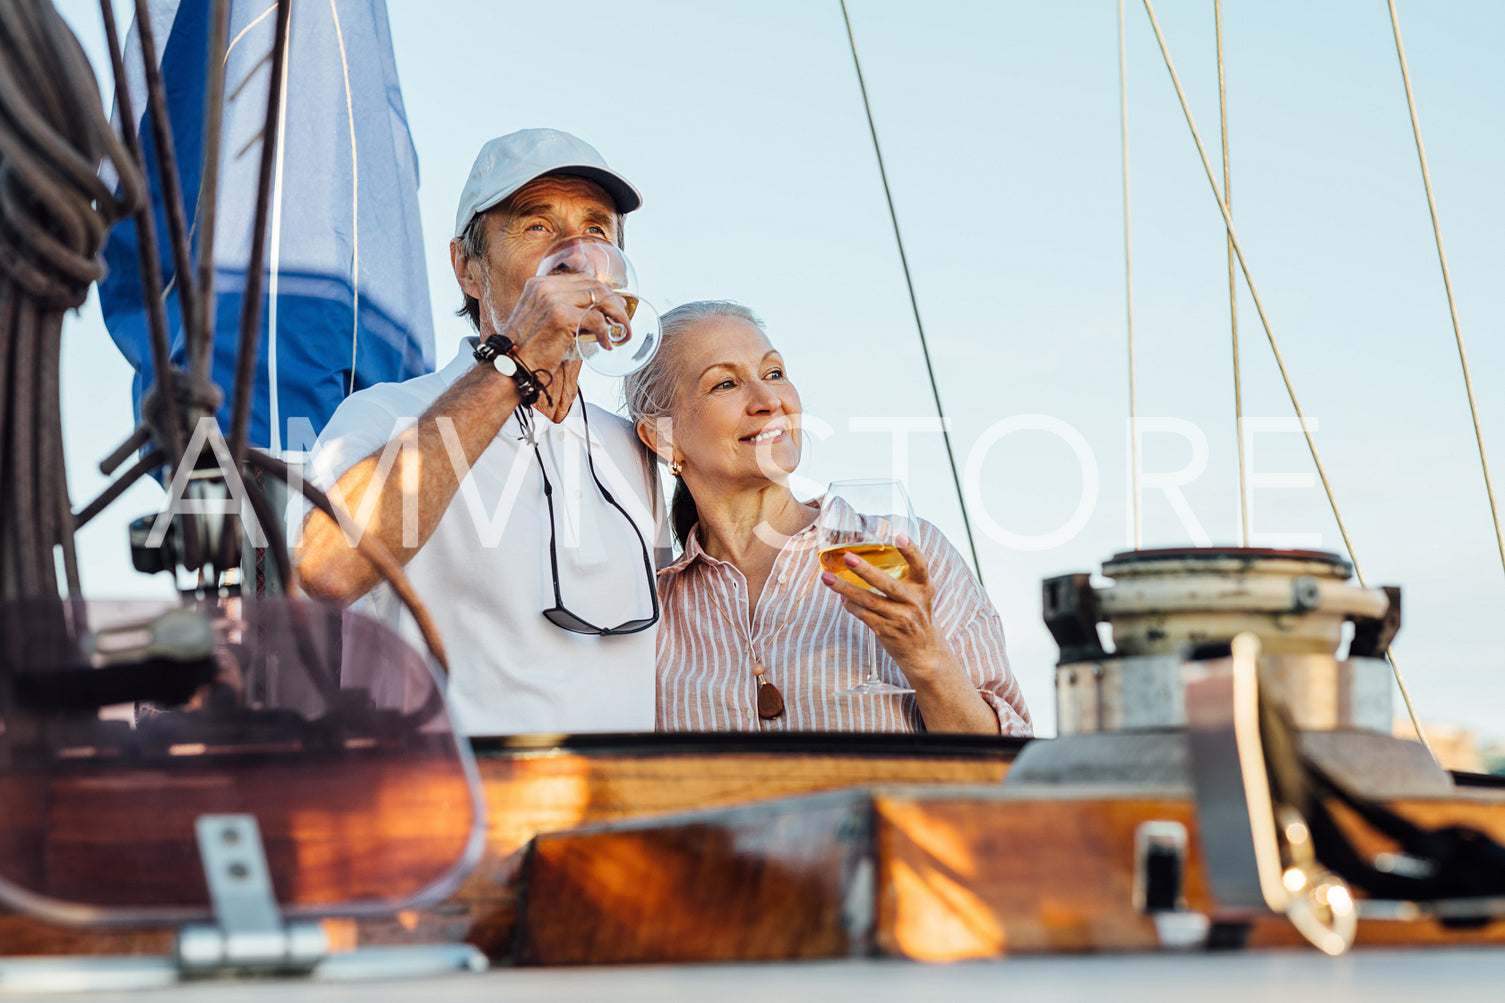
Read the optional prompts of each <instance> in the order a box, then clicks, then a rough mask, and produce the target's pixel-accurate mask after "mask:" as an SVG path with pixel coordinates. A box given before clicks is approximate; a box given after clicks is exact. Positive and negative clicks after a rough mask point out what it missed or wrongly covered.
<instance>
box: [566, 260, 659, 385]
mask: <svg viewBox="0 0 1505 1003" xmlns="http://www.w3.org/2000/svg"><path fill="white" fill-rule="evenodd" d="M560 273H565V274H573V275H590V276H593V277H594V278H596V279H597V280H599V281H601V282H604V283H605V284H606V285H608V286H610V287H611V288H612V289H613V290H615V291H616V293H617V295H618V296H620V297H622V298H623V299H624V300H626V301H627V316H628V318H629V320H631V324H630V325H627V324H615V323H613V324H608V325H607V338H608V339H609V340H610V341H611V342H612V347H611V348H607V347H605V346H603V345H602V344H601V343H600V341H598V340H597V339H596V336H595V335H594V334H591V333H590V332H589V331H582V330H581V325H582V324H584V323H585V318H586V317H587V316H588V315H589V314H590V312H591V310H596V309H599V308H600V304H593V305H592V306H591V307H590V308H589V309H587V310H586V311H585V313H582V314H581V315H580V321H579V323H577V324H576V325H575V343H574V345H573V346H571V348H570V350H569V351H568V352H566V353H565V356H564V357H565V359H566V360H567V361H568V360H572V359H584V360H585V364H586V365H587V366H590V367H591V368H592V369H594V370H595V371H596V372H598V373H600V374H601V375H602V376H626V375H628V374H629V373H635V372H637V371H638V370H639V369H641V368H643V367H644V366H646V365H647V364H648V360H650V359H652V358H653V355H654V353H655V352H657V351H658V343H659V333H660V332H659V319H658V311H657V310H655V309H653V307H652V306H650V305H649V304H648V303H646V302H644V300H643V297H642V294H641V293H640V292H639V291H638V273H637V269H635V268H633V267H632V262H630V261H628V260H627V255H625V254H623V253H622V250H621V248H619V247H617V245H615V244H610V243H607V242H606V241H604V240H597V239H595V238H592V237H571V238H570V239H568V240H565V241H561V242H560V243H558V244H556V245H554V247H552V248H550V250H549V253H548V254H546V255H544V258H543V260H542V261H540V262H539V264H538V274H539V275H556V274H560Z"/></svg>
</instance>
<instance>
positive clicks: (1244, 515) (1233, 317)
mask: <svg viewBox="0 0 1505 1003" xmlns="http://www.w3.org/2000/svg"><path fill="white" fill-rule="evenodd" d="M1122 3H1123V0H1119V4H1120V5H1122ZM1212 19H1213V23H1214V25H1215V26H1216V28H1217V36H1218V122H1219V125H1220V126H1221V129H1222V134H1223V201H1225V202H1227V203H1228V211H1229V212H1232V211H1233V165H1232V163H1231V162H1230V161H1229V159H1228V89H1227V87H1226V85H1225V83H1224V76H1223V0H1212ZM1235 264H1236V261H1235V258H1234V254H1233V238H1232V237H1229V238H1228V323H1229V328H1230V332H1231V338H1232V341H1233V434H1234V438H1235V439H1236V440H1237V441H1238V515H1239V538H1238V542H1239V546H1240V547H1247V546H1249V488H1248V484H1247V476H1248V473H1247V472H1248V466H1247V464H1246V462H1245V460H1244V387H1243V379H1242V376H1241V374H1240V372H1239V362H1238V280H1237V278H1236V273H1235V269H1234V266H1235Z"/></svg>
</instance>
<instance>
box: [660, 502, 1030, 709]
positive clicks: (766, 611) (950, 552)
mask: <svg viewBox="0 0 1505 1003" xmlns="http://www.w3.org/2000/svg"><path fill="white" fill-rule="evenodd" d="M917 522H918V523H919V532H918V534H917V537H918V539H917V541H916V542H917V543H918V545H919V547H920V550H921V551H922V552H923V553H924V554H925V559H926V561H927V563H928V565H929V568H930V577H931V580H932V581H933V582H935V606H934V610H933V614H934V618H935V623H936V625H937V626H938V627H939V628H940V630H941V631H942V633H943V634H944V635H945V637H946V639H947V641H948V642H949V643H950V645H951V650H952V652H953V653H954V654H955V655H956V658H957V661H958V662H960V663H961V666H962V667H963V668H964V669H965V670H966V671H967V673H968V674H969V675H970V676H971V677H972V681H973V683H974V684H975V685H976V687H977V691H978V693H979V694H981V696H982V698H983V699H984V700H986V701H987V702H988V705H989V706H990V707H992V708H993V711H994V713H996V714H997V715H998V725H999V732H1000V733H1001V734H1004V735H1029V734H1030V733H1031V725H1030V717H1029V710H1028V709H1027V708H1026V707H1025V705H1024V696H1023V694H1021V693H1020V691H1019V683H1018V681H1017V680H1016V679H1015V678H1014V674H1013V673H1012V672H1011V671H1009V664H1008V656H1007V655H1006V654H1005V651H1004V640H1003V623H1002V621H1001V620H1000V619H999V617H998V611H997V610H995V609H994V608H993V604H992V603H991V602H990V601H989V600H988V596H987V593H985V592H984V591H983V590H982V586H981V585H979V584H978V582H977V579H976V578H974V577H973V575H972V572H971V571H970V569H968V567H967V565H966V564H965V562H963V560H962V558H961V555H960V554H958V553H957V551H956V548H954V547H952V546H951V543H950V542H949V541H948V540H947V539H946V537H945V536H944V535H943V534H942V533H941V531H940V530H939V529H937V528H936V527H935V526H933V525H931V524H930V523H928V522H925V521H924V520H917ZM819 575H820V564H819V562H818V560H817V558H816V534H815V526H814V525H813V524H812V525H811V526H809V527H807V528H806V529H804V530H801V531H800V532H799V533H796V534H795V535H794V536H793V537H791V538H790V540H789V542H788V543H786V544H785V545H784V547H783V549H782V550H781V551H780V552H779V555H778V557H777V558H776V559H775V560H774V563H773V569H772V570H771V571H770V572H769V576H768V581H767V583H766V584H765V585H764V587H763V594H762V595H761V596H760V597H759V599H758V605H757V608H756V609H754V610H753V611H752V616H751V622H749V616H748V608H747V598H748V589H747V580H746V579H745V578H744V577H743V576H742V573H741V572H740V571H738V570H737V568H736V567H735V566H734V565H732V564H730V563H728V562H726V561H720V560H717V559H716V558H714V557H711V556H710V555H709V554H707V553H706V552H705V551H704V550H703V549H701V547H700V543H699V541H698V540H697V539H696V534H695V533H694V532H692V533H691V534H690V539H689V542H688V544H687V545H686V547H685V551H684V554H683V555H682V556H681V557H680V558H679V560H677V561H676V562H674V563H673V564H672V565H670V566H669V567H667V568H664V569H663V570H662V571H660V572H659V575H658V590H659V599H660V602H661V603H662V605H663V621H662V622H661V623H660V624H659V631H658V730H660V731H885V732H895V731H924V730H925V723H924V721H922V720H921V719H920V712H919V706H918V704H917V702H916V700H915V697H914V694H912V693H905V694H885V695H875V696H857V697H840V696H837V695H836V691H837V690H844V689H847V688H848V687H851V686H854V685H856V684H857V683H858V682H860V681H861V680H862V679H863V678H864V677H865V676H866V675H867V671H866V666H867V665H868V658H869V653H870V652H871V651H872V650H873V649H874V648H876V649H877V654H878V676H879V678H880V679H884V680H887V681H889V682H893V683H897V684H900V685H904V677H903V674H902V673H901V672H900V670H899V667H898V665H896V664H895V663H894V660H893V659H892V658H890V657H889V655H888V652H886V651H884V650H883V649H882V647H881V646H880V645H878V644H877V643H876V637H875V636H874V634H873V632H872V631H871V630H869V629H868V628H867V627H866V626H864V625H863V623H862V622H861V621H860V620H858V619H857V618H856V617H854V616H852V615H851V614H850V613H848V612H846V611H845V610H844V609H842V607H841V605H840V597H839V596H837V595H836V594H835V593H834V592H832V591H831V590H830V589H828V588H827V587H826V586H824V585H822V584H821V583H820V582H819V581H818V576H819ZM728 618H729V619H730V621H731V622H728ZM733 623H735V624H736V626H735V627H734V626H733V625H732V624H733ZM739 629H740V630H741V631H742V632H745V633H746V635H747V636H748V637H750V638H751V639H752V645H753V649H754V650H755V651H756V652H757V654H758V657H759V658H760V659H761V660H762V662H763V665H764V667H765V670H766V673H767V675H766V678H767V679H768V681H769V682H770V683H773V684H774V685H775V686H777V687H778V688H779V691H780V692H781V693H782V694H783V697H784V713H783V714H782V715H780V716H779V717H776V718H773V719H771V720H765V719H763V718H760V717H759V716H758V710H757V688H758V684H757V677H756V676H755V675H754V674H753V658H752V656H751V655H749V654H748V650H747V642H746V641H744V640H743V637H742V634H740V633H739V632H738V631H739Z"/></svg>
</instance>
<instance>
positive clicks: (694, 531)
mask: <svg viewBox="0 0 1505 1003" xmlns="http://www.w3.org/2000/svg"><path fill="white" fill-rule="evenodd" d="M825 501H826V496H825V495H821V496H819V497H817V498H812V499H810V500H809V501H808V502H806V503H805V504H807V505H814V506H815V507H816V508H817V509H819V508H822V507H823V506H824V505H825ZM819 522H820V516H819V515H816V517H815V521H814V522H812V523H810V525H808V526H806V527H805V528H804V529H802V530H800V531H799V532H798V533H795V534H794V535H793V536H792V537H790V539H791V540H798V539H800V538H801V537H803V536H805V535H806V534H809V533H814V532H815V527H816V525H817V524H818V523H819ZM696 561H705V562H706V563H707V564H725V563H726V562H725V561H722V560H719V559H718V558H715V557H712V556H711V555H710V554H708V553H706V552H705V548H704V547H702V546H701V545H700V523H698V522H697V523H696V524H695V525H694V526H692V527H690V535H689V539H687V540H686V541H685V549H684V553H682V554H680V555H679V557H678V558H677V559H676V560H675V561H674V563H673V564H670V565H669V566H667V567H663V568H659V570H658V573H659V574H660V575H666V574H671V573H672V574H678V573H679V572H681V571H683V570H685V569H686V568H688V567H689V566H690V565H691V564H694V563H695V562H696Z"/></svg>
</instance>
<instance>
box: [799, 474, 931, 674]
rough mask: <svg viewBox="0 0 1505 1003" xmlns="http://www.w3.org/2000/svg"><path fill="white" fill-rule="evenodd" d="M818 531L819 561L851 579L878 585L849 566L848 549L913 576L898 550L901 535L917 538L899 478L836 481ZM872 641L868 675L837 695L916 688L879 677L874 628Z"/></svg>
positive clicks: (885, 568)
mask: <svg viewBox="0 0 1505 1003" xmlns="http://www.w3.org/2000/svg"><path fill="white" fill-rule="evenodd" d="M815 532H816V549H817V551H818V554H819V557H820V566H821V567H822V568H824V569H825V570H827V571H829V572H831V573H832V574H834V575H837V576H839V577H841V578H843V579H845V580H846V581H848V582H851V583H852V584H853V585H858V586H861V587H862V588H865V589H868V590H869V591H872V592H877V591H878V590H877V589H875V588H873V587H872V586H870V585H869V584H868V583H867V582H865V581H863V580H862V579H861V578H860V577H858V575H857V573H856V572H855V571H853V570H852V569H851V568H849V567H847V565H846V555H847V554H855V555H856V556H857V557H860V558H861V559H862V560H864V561H866V562H868V563H869V564H871V565H872V566H873V567H875V568H877V569H878V570H879V571H882V572H884V573H885V574H888V575H890V576H892V577H893V578H896V579H900V580H902V579H904V578H907V577H909V562H908V561H906V560H905V559H904V555H903V554H902V553H900V552H899V547H898V538H899V537H900V536H907V537H909V538H910V539H914V538H915V536H916V533H915V517H914V507H913V506H912V505H910V502H909V495H908V494H907V493H906V492H905V490H904V484H903V483H902V482H901V481H896V480H864V481H834V482H832V484H831V487H830V488H829V489H828V490H827V491H826V498H825V502H824V503H823V504H822V505H821V510H820V519H819V520H818V521H817V522H816V529H815ZM868 646H869V647H868V660H867V675H866V677H865V678H864V679H863V680H862V681H861V682H860V683H858V684H857V685H856V686H853V687H851V688H850V689H845V690H837V692H836V695H837V696H873V695H875V694H883V693H913V692H914V690H912V689H910V688H909V687H908V686H907V685H904V686H897V685H895V684H893V683H891V682H887V681H885V680H882V679H879V678H878V638H877V635H874V634H872V633H871V632H869V635H868ZM902 678H903V677H902V676H901V677H900V679H901V680H902Z"/></svg>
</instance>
